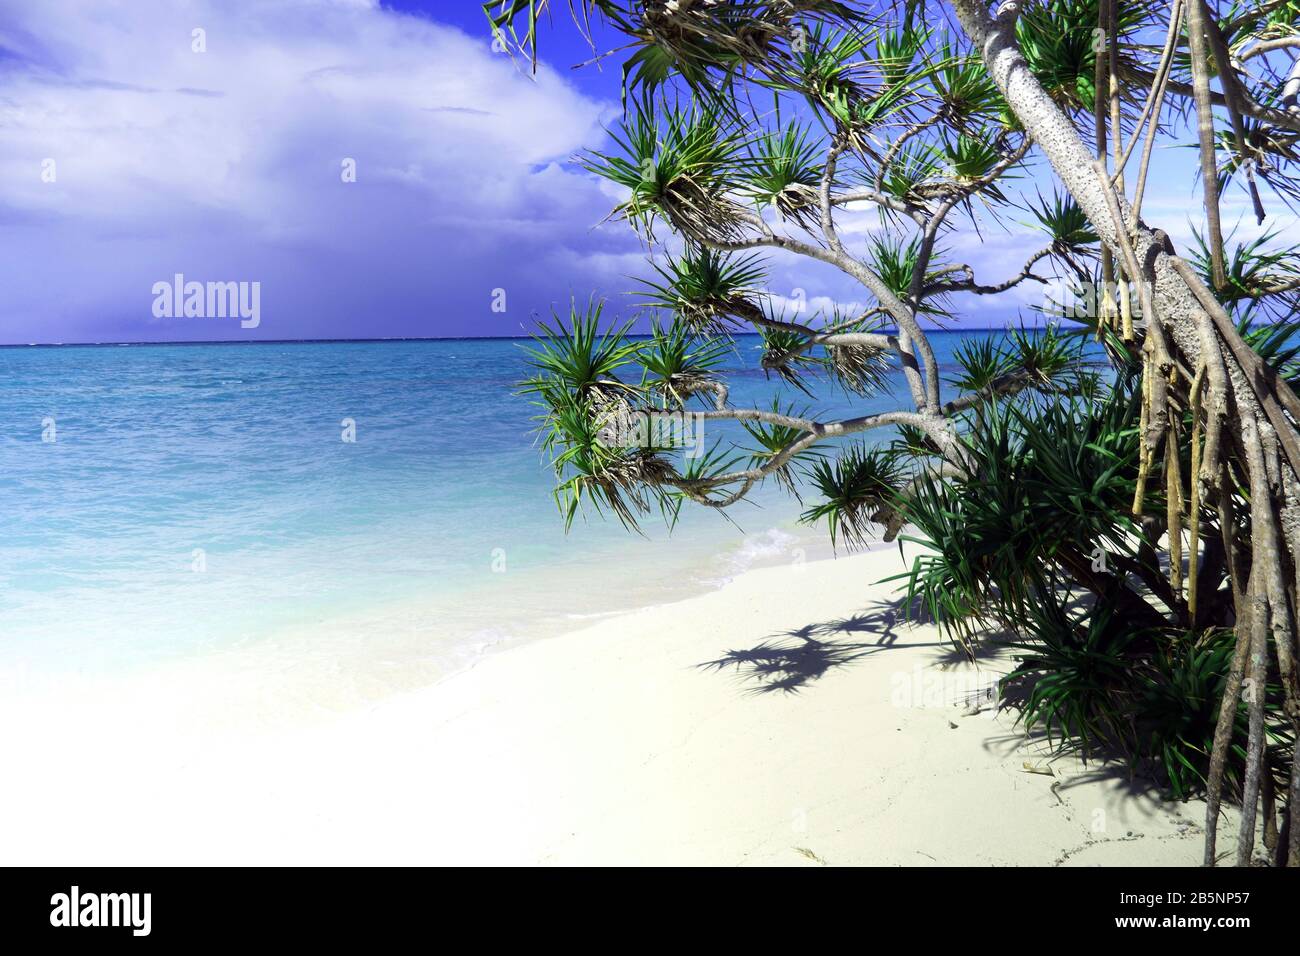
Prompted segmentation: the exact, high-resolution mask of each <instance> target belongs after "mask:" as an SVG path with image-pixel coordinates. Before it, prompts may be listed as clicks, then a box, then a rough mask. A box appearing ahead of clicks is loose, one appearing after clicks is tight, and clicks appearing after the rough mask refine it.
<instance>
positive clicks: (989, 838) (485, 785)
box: [0, 548, 1233, 866]
mask: <svg viewBox="0 0 1300 956" xmlns="http://www.w3.org/2000/svg"><path fill="white" fill-rule="evenodd" d="M902 567H903V564H902V561H901V559H900V557H899V554H898V551H897V549H893V548H890V549H885V550H880V551H876V552H873V553H870V554H865V555H860V556H856V557H852V558H841V559H838V560H834V561H822V562H811V563H806V564H797V565H791V566H787V567H773V568H766V569H762V570H756V571H750V572H748V573H746V574H743V575H741V576H739V577H738V578H737V579H735V580H734V581H732V582H731V583H730V584H728V585H727V586H725V587H723V588H722V589H720V590H718V591H715V592H712V593H708V594H705V595H702V596H699V597H695V598H692V599H689V600H686V601H682V602H680V603H676V604H671V605H666V606H662V607H656V608H650V609H645V610H642V611H638V612H634V613H631V614H627V615H622V616H618V617H612V618H607V619H603V620H600V621H599V622H597V623H595V624H593V625H592V626H589V627H587V628H585V629H583V630H580V631H577V632H575V633H571V634H567V635H565V636H562V637H558V638H554V639H549V640H544V641H540V642H537V643H533V644H528V645H525V646H520V647H514V648H511V649H509V650H505V651H500V652H497V653H492V654H489V655H487V656H486V657H484V658H483V659H482V660H481V661H480V662H479V663H478V664H477V665H476V666H474V667H473V668H471V669H469V670H467V671H465V672H463V673H460V674H457V675H455V676H453V677H450V678H448V679H446V680H443V681H441V682H440V683H437V684H434V685H432V686H428V687H424V688H422V689H418V690H413V691H406V692H402V693H396V694H393V695H389V696H380V698H379V699H377V700H375V701H370V702H365V701H353V702H351V703H350V704H349V705H348V706H342V707H326V706H323V705H321V706H312V705H311V702H312V698H313V696H315V695H318V694H322V693H325V690H324V688H325V683H327V682H325V683H323V682H322V678H321V676H320V675H319V674H316V675H314V676H312V677H311V678H310V682H308V679H307V678H306V677H305V676H304V675H303V674H300V673H298V672H296V671H294V670H292V669H288V670H285V669H279V670H276V669H267V670H266V671H265V672H262V673H258V670H257V668H255V667H248V666H245V667H242V668H237V669H236V668H232V667H229V666H227V664H226V663H218V662H217V661H215V660H213V661H207V662H204V661H200V662H196V663H193V664H187V665H185V666H180V665H177V666H169V667H168V668H159V669H157V670H156V671H154V672H151V673H149V674H147V675H142V676H140V677H138V678H133V679H131V680H121V681H117V682H115V683H113V684H106V683H95V682H88V683H86V684H84V685H82V686H77V687H75V688H71V689H68V690H66V691H65V692H64V693H61V694H51V693H42V694H40V695H37V694H35V693H34V692H33V693H29V694H17V695H12V696H11V697H10V699H9V702H8V704H7V705H6V706H5V708H4V711H5V712H4V713H3V719H4V726H5V732H4V738H3V759H4V765H5V767H6V769H7V771H8V773H7V777H8V785H7V786H6V787H5V788H4V790H3V795H2V796H0V804H2V807H3V808H2V809H0V820H2V821H3V828H4V831H3V833H2V834H0V847H3V849H2V850H0V853H2V854H3V859H4V862H6V863H8V864H41V865H73V864H77V865H99V864H115V865H136V864H141V865H142V864H185V865H206V864H295V863H296V864H364V863H373V864H438V863H465V864H561V865H563V864H709V865H725V866H733V865H790V866H819V865H830V866H836V865H846V864H881V865H901V866H926V865H934V864H954V865H1019V864H1023V865H1066V866H1088V865H1134V864H1155V865H1195V864H1197V863H1198V862H1199V858H1200V853H1201V837H1202V821H1203V805H1202V804H1200V803H1189V804H1176V803H1162V802H1160V801H1159V800H1158V799H1156V798H1155V797H1154V796H1152V795H1151V794H1149V793H1147V792H1145V791H1144V788H1142V787H1141V786H1140V785H1139V784H1133V783H1130V781H1129V780H1128V778H1127V775H1126V774H1125V772H1124V771H1123V769H1122V768H1106V767H1101V766H1097V765H1095V764H1094V765H1093V766H1090V767H1084V766H1082V765H1081V764H1080V763H1079V762H1078V761H1076V760H1073V759H1059V760H1052V759H1051V758H1050V757H1049V756H1048V755H1047V754H1046V753H1045V751H1044V750H1043V749H1042V748H1041V746H1040V745H1036V744H1033V743H1026V741H1025V740H1024V737H1023V734H1022V733H1021V732H1020V731H1019V730H1018V729H1017V728H1016V727H1015V726H1014V721H1013V719H1012V718H1011V717H1010V716H1007V715H1000V716H994V715H993V714H992V713H991V712H989V711H988V710H983V711H981V712H979V713H975V712H974V711H975V710H976V706H974V705H973V703H972V702H974V704H978V699H979V695H980V691H981V689H982V688H985V687H987V686H988V685H989V684H990V683H991V682H992V681H993V680H994V679H995V678H996V676H997V673H998V672H999V670H1000V669H1001V668H1005V667H1006V666H1008V665H1007V664H1005V663H1001V664H999V663H997V662H993V663H984V664H981V665H972V664H969V663H966V662H965V661H963V660H962V659H961V656H960V655H958V654H955V653H954V652H953V650H952V649H951V647H950V646H948V645H947V644H946V643H945V642H943V641H942V640H941V639H940V638H939V636H938V634H937V632H936V630H935V629H934V628H933V627H929V626H911V625H909V624H907V623H905V622H904V621H902V620H899V619H898V616H897V614H896V612H895V610H894V605H895V602H894V598H893V595H894V586H893V585H878V584H877V583H876V582H878V581H880V580H881V579H882V578H885V577H888V576H889V575H891V574H895V573H897V572H898V571H900V570H901V569H902ZM774 644H779V645H781V646H782V647H784V648H786V649H787V650H788V653H786V654H779V653H778V654H773V653H772V645H774ZM249 653H252V652H249ZM731 654H738V655H741V656H742V657H744V658H745V659H746V660H748V661H749V664H741V665H740V666H739V668H738V667H737V666H733V665H728V666H724V667H722V668H720V669H719V668H709V667H702V666H701V665H702V664H705V663H706V662H709V661H717V660H722V659H725V658H727V657H728V655H731ZM765 663H766V664H768V665H771V666H772V667H773V668H775V671H774V673H773V674H772V677H773V679H776V680H782V681H783V683H782V685H781V686H780V687H779V688H777V689H771V690H768V691H763V690H762V687H763V686H764V685H763V683H762V682H760V681H758V680H757V679H756V678H755V677H754V673H753V666H754V665H763V664H765ZM338 666H339V667H340V668H343V667H344V666H345V664H343V663H340V664H339V665H338ZM341 676H342V675H340V677H341ZM769 683H770V682H769ZM317 703H318V704H319V701H318V702H317ZM1223 829H1224V831H1225V832H1224V833H1223V836H1222V838H1221V847H1220V848H1221V850H1223V851H1224V852H1231V850H1232V844H1233V841H1232V838H1231V836H1230V835H1229V833H1228V832H1227V831H1228V830H1229V829H1230V828H1229V827H1224V828H1223Z"/></svg>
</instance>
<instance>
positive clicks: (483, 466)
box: [0, 333, 987, 673]
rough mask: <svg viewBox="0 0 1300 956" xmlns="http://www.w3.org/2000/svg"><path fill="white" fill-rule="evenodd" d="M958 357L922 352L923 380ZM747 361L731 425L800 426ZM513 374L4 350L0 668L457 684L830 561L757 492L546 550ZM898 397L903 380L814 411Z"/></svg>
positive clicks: (463, 348)
mask: <svg viewBox="0 0 1300 956" xmlns="http://www.w3.org/2000/svg"><path fill="white" fill-rule="evenodd" d="M970 334H987V333H970ZM959 339H960V336H958V335H956V334H947V335H938V336H936V337H935V344H936V347H937V349H938V351H939V357H940V361H941V362H943V361H944V359H945V357H947V356H950V355H951V350H952V348H953V347H954V346H955V345H956V344H957V342H958V341H959ZM757 343H758V340H757V339H756V338H752V337H743V338H741V339H739V340H738V348H737V352H736V353H735V355H734V356H733V357H732V358H731V359H730V364H731V365H732V366H733V368H732V370H731V372H730V374H729V383H730V384H731V386H732V393H731V401H732V404H733V405H736V406H745V405H766V404H767V403H768V402H769V401H770V399H771V396H772V395H773V394H775V393H780V394H782V395H783V396H785V397H786V398H787V399H789V400H792V401H795V402H796V403H798V404H799V405H801V406H802V405H808V404H813V403H812V402H811V400H810V399H808V398H806V397H805V396H802V395H800V394H799V393H798V392H793V393H792V390H790V389H789V388H788V387H785V386H782V385H781V384H779V383H776V382H773V381H771V380H769V379H767V378H766V377H765V376H764V374H763V373H762V372H761V371H759V370H758V369H757V368H756V367H755V366H756V364H757V363H756V355H757V353H756V351H755V349H756V346H757ZM526 374H527V368H526V364H525V359H524V355H523V352H522V351H521V349H520V343H518V342H515V341H509V340H441V341H420V342H382V343H375V342H364V343H295V344H231V345H160V346H131V347H82V346H68V347H59V348H6V349H0V424H3V428H2V429H0V513H2V514H3V515H4V517H5V520H4V523H3V525H2V526H0V616H2V619H3V625H2V627H0V634H2V636H0V641H3V644H4V648H5V651H4V657H5V664H6V666H14V665H20V666H22V667H25V668H29V669H34V670H37V671H43V672H50V673H57V672H59V671H61V670H68V669H73V668H75V669H77V670H82V671H85V670H92V671H102V670H115V669H118V668H131V667H134V666H137V665H141V664H145V663H150V662H155V661H160V660H164V659H167V658H173V657H176V656H187V655H192V654H194V653H196V652H203V651H211V650H225V649H229V648H232V647H240V646H244V645H248V644H255V643H257V642H264V641H266V640H268V639H269V638H271V637H272V636H273V635H276V634H279V633H283V632H285V631H286V630H290V629H291V630H295V631H298V632H302V631H303V630H304V629H306V630H310V629H311V628H313V627H315V626H317V625H321V626H322V628H323V625H324V624H325V623H326V622H330V621H337V620H340V619H349V620H355V621H368V622H370V625H369V626H367V627H362V628H360V629H359V633H358V636H357V637H356V640H359V641H364V640H371V639H373V638H372V637H370V636H367V635H374V634H375V633H377V632H385V638H384V639H379V640H378V643H381V644H383V643H384V640H385V639H387V638H391V637H392V635H391V634H388V633H387V632H390V631H405V632H406V633H405V634H404V635H403V636H402V637H401V639H400V640H396V639H393V640H389V641H388V643H387V644H385V647H386V648H387V650H386V651H385V653H391V654H393V655H396V656H398V657H400V656H401V655H403V654H411V653H418V654H419V655H421V656H422V657H427V658H429V659H431V660H434V661H438V662H441V663H442V664H444V665H445V666H446V667H455V666H461V665H463V664H464V663H465V661H466V660H467V659H469V658H472V657H473V656H474V655H476V654H478V653H480V652H481V651H482V650H483V649H485V648H487V647H490V646H493V645H495V644H498V643H500V642H503V641H510V640H516V639H520V638H522V637H526V636H528V635H530V634H534V633H537V634H541V633H554V632H556V631H557V630H561V629H565V628H571V627H573V626H575V623H580V622H581V621H583V620H587V619H589V618H590V617H591V616H593V615H601V614H605V613H609V612H612V611H616V610H621V609H627V608H632V607H639V606H644V605H647V604H657V603H662V602H664V601H668V600H673V599H675V598H678V597H682V596H685V595H687V594H690V593H695V592H698V591H700V590H703V589H705V588H709V587H717V586H719V585H721V584H723V583H725V582H726V581H727V580H729V579H730V578H731V577H733V576H734V575H736V574H738V573H741V572H743V571H744V570H746V569H747V568H749V567H756V566H762V565H770V564H779V563H785V562H788V563H792V564H794V563H800V562H802V561H805V560H811V559H813V558H816V557H820V556H823V555H827V554H829V553H830V549H829V544H828V542H827V541H826V536H825V532H824V530H823V529H813V530H810V529H807V528H804V527H801V526H798V525H796V523H795V518H796V517H797V513H798V510H799V505H798V503H797V502H795V501H793V500H792V499H789V498H788V497H787V496H785V495H784V494H782V493H781V492H780V491H779V489H776V488H764V489H760V490H759V491H758V492H757V493H756V495H755V496H754V498H755V503H754V504H745V505H743V506H739V507H737V508H736V509H733V510H732V512H731V516H732V518H733V519H734V522H735V523H734V524H733V523H729V522H728V521H726V520H724V519H722V518H721V517H720V516H719V515H718V514H716V513H713V512H711V511H708V510H705V509H700V508H692V507H688V508H686V509H685V510H684V513H683V517H682V520H681V521H680V523H679V524H678V526H677V528H676V529H675V530H674V531H673V533H672V535H671V536H669V535H668V534H667V533H666V532H665V530H664V529H663V527H662V526H661V525H660V524H658V523H657V520H656V519H653V518H652V519H650V520H648V521H647V523H646V535H645V536H644V537H639V536H636V535H632V534H629V533H628V532H626V531H625V530H623V529H622V528H621V527H620V526H619V524H618V523H617V521H615V520H612V519H610V520H603V519H600V518H597V517H593V518H591V519H590V520H587V521H583V520H581V519H580V520H579V521H578V522H577V523H575V525H574V527H573V529H572V531H570V532H569V533H568V534H567V535H566V534H565V532H564V528H563V522H562V520H561V518H560V516H559V514H558V512H557V510H556V508H555V505H554V503H553V501H552V499H551V496H550V491H551V487H552V484H553V478H552V475H551V473H550V472H549V470H548V468H547V467H546V466H545V464H544V463H543V461H542V460H541V456H540V454H539V450H538V449H537V447H536V446H535V443H534V437H533V435H532V432H531V429H532V421H531V418H532V415H533V414H534V412H535V410H534V409H533V408H532V407H531V406H530V405H529V403H528V401H527V399H525V398H521V397H519V396H517V395H514V394H512V391H513V386H514V385H515V383H517V382H518V381H519V380H520V379H522V378H523V377H525V376H526ZM904 396H905V389H904V387H903V385H902V381H901V376H898V384H897V386H896V388H895V394H894V395H893V396H892V397H891V396H889V395H885V396H879V397H876V398H873V399H870V400H867V401H865V402H863V401H862V400H858V399H853V400H852V401H849V400H848V399H847V398H846V397H845V396H844V395H842V394H840V393H833V394H830V395H829V396H826V397H824V398H823V400H822V401H821V402H819V403H817V404H816V408H817V409H818V410H819V411H821V412H823V413H825V414H828V415H836V414H844V413H849V412H850V411H852V412H853V413H854V414H863V413H869V412H871V411H875V410H881V409H884V408H887V407H895V406H896V405H897V403H898V402H900V401H905V400H906V399H905V398H904ZM345 420H351V421H352V422H353V423H355V436H356V440H355V442H347V441H344V440H343V435H344V430H345V428H346V427H347V426H346V424H345ZM734 434H735V433H734V432H732V431H728V430H727V429H726V428H725V427H723V426H719V427H718V428H712V429H711V430H710V432H709V433H708V434H707V435H706V438H707V440H708V441H709V443H710V444H711V443H712V441H713V440H714V439H715V438H726V437H728V436H734ZM397 663H400V661H398V662H397Z"/></svg>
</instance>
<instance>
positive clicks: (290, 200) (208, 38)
mask: <svg viewBox="0 0 1300 956" xmlns="http://www.w3.org/2000/svg"><path fill="white" fill-rule="evenodd" d="M557 9H559V10H560V11H563V10H564V9H566V5H565V4H559V5H558V7H557ZM560 16H563V17H564V20H563V22H561V21H560V18H559V16H557V23H556V25H555V29H554V30H552V31H551V32H549V33H548V34H547V36H546V39H547V41H548V42H547V43H546V45H545V47H544V53H545V61H544V62H543V64H542V67H541V69H540V70H539V72H538V74H537V76H536V77H533V76H530V75H528V73H527V71H526V70H524V69H521V65H520V64H518V63H515V62H514V61H512V60H511V59H510V58H509V57H507V56H504V55H502V54H500V53H497V52H494V51H493V50H492V47H491V42H490V41H491V38H490V36H489V35H488V31H487V28H486V24H485V22H484V20H483V17H482V13H481V10H480V7H479V3H478V2H477V0H436V2H429V0H423V2H421V0H386V2H384V3H383V4H382V5H381V4H379V3H375V2H371V0H189V2H182V3H178V2H175V0H132V2H125V0H123V2H116V3H113V2H103V3H86V2H80V0H42V2H40V3H31V2H30V0H0V257H3V261H4V262H5V263H6V270H5V273H6V275H5V290H4V295H3V296H2V297H0V343H25V342H103V341H165V340H202V339H246V338H265V339H293V338H349V337H389V336H453V335H517V334H521V333H523V332H525V331H527V330H528V329H530V328H531V327H532V325H533V322H534V321H535V318H536V317H537V316H539V315H547V314H549V313H550V311H551V310H552V308H555V307H563V306H565V304H566V303H567V302H568V301H569V299H570V297H573V296H576V297H578V298H580V299H585V298H586V297H587V296H588V295H589V294H591V293H593V292H595V293H598V294H601V295H605V296H608V297H609V299H610V302H611V308H612V310H613V311H614V312H628V311H630V307H631V305H632V304H633V302H634V301H635V299H634V298H630V297H628V296H627V295H625V294H624V293H625V292H626V290H628V289H631V288H634V286H635V284H634V283H633V282H631V281H630V280H629V279H628V276H630V275H639V274H644V273H645V272H646V267H645V263H644V258H645V256H644V250H643V249H642V247H641V246H640V245H639V243H638V241H637V240H636V238H635V237H634V236H633V235H632V234H631V233H630V231H629V230H628V229H627V227H626V226H625V225H623V224H621V223H609V222H605V221H604V219H605V216H606V215H607V214H608V212H609V210H610V208H611V207H612V206H613V204H614V203H615V201H616V200H617V198H618V197H617V195H616V194H615V193H614V192H612V191H611V188H610V187H609V186H608V185H606V184H603V183H601V182H599V181H597V180H595V179H594V178H593V177H591V176H590V175H589V174H587V173H585V172H584V171H582V170H581V169H579V168H578V167H576V166H575V165H574V164H572V163H571V162H570V160H571V158H572V157H573V156H574V155H575V154H576V153H578V152H580V151H582V150H584V149H588V148H591V147H594V146H599V145H600V144H601V143H602V141H603V138H604V135H605V134H604V132H603V129H604V127H605V126H607V125H609V124H611V123H612V122H614V121H615V119H616V118H617V115H618V102H617V101H618V87H619V74H618V68H617V59H616V58H614V59H612V60H611V62H610V65H609V67H607V68H606V69H604V70H603V71H602V70H599V69H597V68H595V67H590V66H589V67H586V68H583V69H580V70H574V69H572V68H571V67H573V65H574V64H577V63H580V62H582V61H584V60H586V59H588V58H589V57H590V50H589V48H588V47H586V45H585V44H584V42H583V41H582V40H581V38H580V37H579V36H578V34H577V32H576V31H575V30H574V29H572V27H571V25H570V24H569V23H568V22H567V15H564V14H561V15H560ZM196 29H201V30H202V31H204V32H203V34H202V39H203V41H204V42H203V44H202V45H203V47H204V49H203V51H202V52H199V51H196V50H195V49H194V47H195V34H194V31H195V30H196ZM1182 152H1187V153H1190V151H1182ZM348 160H351V161H354V163H355V169H356V180H355V182H345V181H344V178H345V177H344V175H343V172H344V167H345V164H346V162H347V161H348ZM1161 163H1162V167H1161V168H1162V169H1163V170H1164V174H1162V175H1161V176H1160V177H1158V181H1157V183H1156V186H1155V188H1154V190H1153V192H1152V193H1151V195H1150V197H1149V199H1148V201H1147V207H1146V208H1147V211H1148V213H1149V214H1150V215H1149V218H1153V219H1156V220H1157V221H1159V220H1160V213H1161V212H1162V211H1167V212H1168V213H1169V214H1170V215H1171V216H1172V217H1173V221H1162V222H1161V224H1162V225H1164V226H1165V228H1166V229H1168V230H1169V231H1170V233H1171V234H1172V235H1174V236H1175V239H1176V240H1177V238H1178V234H1179V231H1180V227H1181V228H1183V229H1185V225H1186V217H1187V212H1188V201H1187V200H1188V196H1189V195H1190V182H1191V180H1190V177H1189V176H1187V175H1185V173H1184V171H1185V170H1186V169H1187V168H1188V167H1187V165H1186V158H1183V157H1178V156H1170V157H1162V159H1161ZM863 216H864V219H863V222H864V223H865V221H866V220H865V217H866V216H867V214H866V213H864V214H863ZM873 218H874V217H873ZM869 229H870V227H869V226H867V225H862V227H861V229H860V230H859V231H857V232H855V231H854V229H853V228H852V227H851V226H850V227H849V229H848V231H847V234H848V235H849V236H850V237H851V238H852V237H854V236H857V237H858V238H859V239H861V238H863V237H864V236H865V233H866V232H868V231H869ZM1038 245H1041V242H1038V241H1037V239H1036V237H1034V236H1032V235H1029V234H1028V232H1027V231H1025V230H1017V229H1015V228H1013V229H1012V231H1011V232H1010V233H1001V232H997V231H993V232H990V231H988V230H986V231H985V234H984V237H983V238H982V239H981V238H979V237H975V236H973V235H967V236H965V237H964V238H962V239H961V240H960V241H959V244H958V247H957V248H955V249H954V250H953V251H954V253H956V254H958V255H960V256H961V257H962V258H965V259H967V260H968V261H971V262H972V263H973V264H974V265H975V266H976V270H977V274H978V275H980V277H981V279H982V280H983V279H985V278H986V277H987V278H989V279H995V278H999V277H1001V276H1003V275H1006V274H1013V273H1014V272H1016V271H1018V270H1019V267H1020V264H1021V263H1022V262H1023V261H1024V258H1025V256H1026V255H1027V254H1028V253H1029V252H1030V251H1032V250H1033V249H1034V248H1037V247H1038ZM177 273H181V274H183V275H184V276H185V278H186V279H187V280H191V281H200V282H207V281H214V282H215V281H223V282H224V281H235V282H258V283H260V290H261V293H260V294H261V299H260V303H261V306H260V324H259V325H258V326H257V327H256V328H252V329H244V328H241V327H240V323H239V322H238V321H237V320H233V319H223V318H217V319H209V318H175V317H166V316H163V317H160V316H157V315H155V314H154V309H153V305H154V293H153V287H154V285H155V283H158V282H160V281H165V282H171V281H172V279H173V276H174V275H175V274H177ZM771 289H772V291H773V292H774V293H775V294H777V295H787V296H788V295H792V294H797V292H796V290H800V289H801V290H803V291H804V293H805V294H806V295H807V297H808V298H809V299H810V300H811V301H812V302H813V303H814V304H818V303H829V302H852V301H856V298H855V297H856V296H857V295H859V292H858V290H856V288H855V287H854V286H853V284H852V283H851V282H850V281H848V280H847V279H846V278H845V277H843V276H840V275H838V274H837V273H834V272H832V271H830V270H827V269H824V268H820V267H810V266H807V265H804V264H801V263H799V262H797V261H784V260H780V261H776V262H775V263H774V267H773V271H772V278H771ZM498 290H503V292H504V303H505V310H504V311H494V310H493V304H494V302H496V303H500V301H501V293H499V292H498ZM1016 309H1017V303H1015V302H1002V303H999V304H996V305H994V304H993V303H987V302H981V301H972V302H970V303H968V304H967V305H965V306H963V318H962V321H963V322H964V323H965V324H968V325H975V326H987V325H991V324H993V325H996V324H1000V323H1003V322H1005V321H1007V320H1011V321H1014V319H1015V312H1016Z"/></svg>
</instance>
